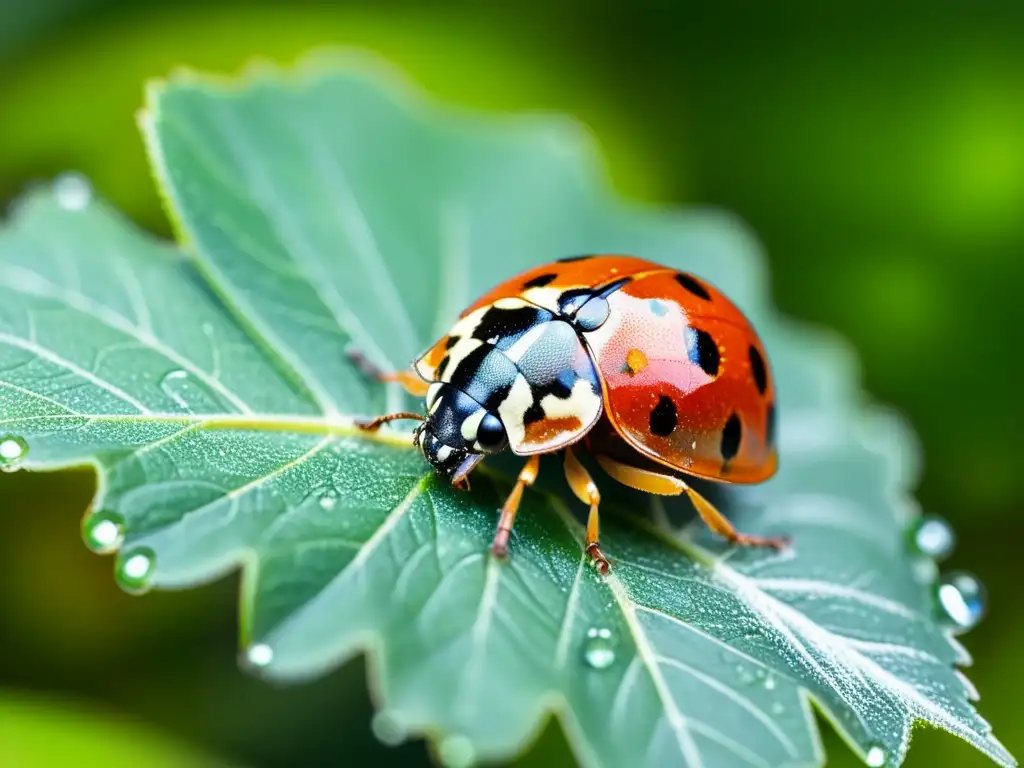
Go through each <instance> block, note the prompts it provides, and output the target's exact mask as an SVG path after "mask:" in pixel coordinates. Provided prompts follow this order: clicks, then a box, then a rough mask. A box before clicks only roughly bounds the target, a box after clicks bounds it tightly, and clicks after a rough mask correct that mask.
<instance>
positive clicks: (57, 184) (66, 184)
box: [53, 171, 92, 211]
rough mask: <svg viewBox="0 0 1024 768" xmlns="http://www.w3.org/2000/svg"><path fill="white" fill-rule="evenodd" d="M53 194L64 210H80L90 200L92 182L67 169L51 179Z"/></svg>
mask: <svg viewBox="0 0 1024 768" xmlns="http://www.w3.org/2000/svg"><path fill="white" fill-rule="evenodd" d="M53 196H54V197H55V198H56V199H57V205H59V206H60V207H61V208H63V209H64V210H65V211H81V210H82V209H84V208H85V207H86V206H87V205H89V203H90V202H91V201H92V184H90V183H89V179H87V178H86V177H85V176H83V175H82V174H80V173H77V172H75V171H67V172H65V173H62V174H60V175H59V176H57V178H55V179H54V180H53Z"/></svg>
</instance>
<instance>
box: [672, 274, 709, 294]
mask: <svg viewBox="0 0 1024 768" xmlns="http://www.w3.org/2000/svg"><path fill="white" fill-rule="evenodd" d="M676 282H677V283H679V284H680V285H681V286H683V288H685V289H686V290H688V291H689V292H690V293H692V294H693V295H694V296H699V297H700V298H702V299H704V300H705V301H711V294H710V293H708V289H707V288H705V287H704V286H703V285H701V284H700V281H698V280H697V278H695V277H694V276H693V275H688V274H686V273H685V272H676Z"/></svg>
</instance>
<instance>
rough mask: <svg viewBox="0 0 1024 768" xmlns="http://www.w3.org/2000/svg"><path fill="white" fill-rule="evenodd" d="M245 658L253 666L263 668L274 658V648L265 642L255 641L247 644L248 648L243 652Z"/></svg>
mask: <svg viewBox="0 0 1024 768" xmlns="http://www.w3.org/2000/svg"><path fill="white" fill-rule="evenodd" d="M245 658H246V660H247V661H248V662H249V663H250V664H252V665H253V666H254V667H260V668H263V667H265V666H267V665H269V664H270V662H272V661H273V660H274V649H273V648H271V647H270V646H269V645H267V644H266V643H256V645H251V646H249V650H248V651H246V652H245Z"/></svg>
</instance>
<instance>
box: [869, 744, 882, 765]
mask: <svg viewBox="0 0 1024 768" xmlns="http://www.w3.org/2000/svg"><path fill="white" fill-rule="evenodd" d="M864 762H866V763H867V764H868V765H870V766H871V767H872V768H881V766H883V765H885V750H884V749H882V748H881V747H879V746H874V747H872V748H871V749H869V750H868V753H867V754H866V755H864Z"/></svg>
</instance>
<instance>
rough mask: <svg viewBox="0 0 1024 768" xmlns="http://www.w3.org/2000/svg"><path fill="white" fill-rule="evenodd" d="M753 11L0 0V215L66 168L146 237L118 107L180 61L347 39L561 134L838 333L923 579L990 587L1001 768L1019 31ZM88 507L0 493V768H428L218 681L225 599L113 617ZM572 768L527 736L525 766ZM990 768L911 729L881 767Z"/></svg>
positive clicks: (1023, 711)
mask: <svg viewBox="0 0 1024 768" xmlns="http://www.w3.org/2000/svg"><path fill="white" fill-rule="evenodd" d="M749 5H750V7H747V8H743V9H740V8H738V7H731V8H730V7H728V6H727V5H726V4H720V3H711V2H704V3H695V2H686V1H684V0H679V1H678V2H663V3H658V2H640V3H633V4H632V5H630V6H627V4H625V3H622V2H613V1H612V0H561V2H558V3H549V2H546V1H545V0H521V2H519V3H515V4H507V5H500V4H482V3H471V2H468V0H464V1H460V0H406V1H405V2H389V3H384V2H373V3H371V2H346V3H335V4H330V5H328V4H324V3H321V4H312V3H303V2H288V3H283V2H282V3H253V2H250V3H232V2H207V3H205V4H203V5H198V4H196V5H190V4H187V3H181V2H173V3H172V2H149V3H132V2H126V0H34V2H32V3H28V2H22V1H21V0H0V201H6V200H8V199H10V198H11V197H13V196H14V195H16V194H17V192H18V191H19V190H20V189H21V188H22V187H23V186H24V185H25V184H26V183H28V182H30V181H31V180H33V179H39V178H46V177H49V176H52V175H53V174H55V173H57V172H59V171H61V170H64V169H68V168H73V169H77V170H80V171H82V172H84V173H85V174H87V175H88V176H89V177H91V178H92V179H93V181H94V183H95V185H96V187H97V188H98V190H99V192H100V193H101V194H102V195H104V196H106V197H108V198H110V199H112V200H113V201H114V202H115V203H116V204H117V205H118V206H120V207H121V208H122V209H123V210H125V211H127V212H128V213H129V215H131V216H132V217H133V218H135V219H136V220H137V221H139V222H140V223H142V224H143V225H144V226H146V227H148V228H150V229H152V230H155V231H157V232H160V233H164V234H167V233H168V226H167V223H166V221H165V218H164V216H163V213H162V211H161V209H160V207H159V203H158V200H157V197H156V194H155V192H154V189H153V185H152V182H151V180H150V177H149V174H148V170H147V167H146V164H145V159H144V155H143V149H142V143H141V141H140V140H139V138H138V136H137V133H136V129H135V124H134V112H135V110H136V109H137V108H138V107H139V106H140V104H141V94H142V84H143V81H144V80H145V79H146V78H149V77H151V76H158V75H162V74H165V73H167V72H168V71H169V70H170V69H171V68H173V67H174V66H176V65H178V64H189V65H192V66H196V67H200V68H204V69H213V70H218V71H234V70H236V69H237V68H238V67H239V66H240V65H241V63H242V62H244V61H245V60H246V59H248V58H249V57H250V56H252V55H254V54H258V55H263V56H267V57H270V58H274V59H277V60H281V61H285V62H287V61H291V60H293V59H294V58H296V56H298V55H300V54H301V53H302V52H303V51H305V50H307V49H308V48H309V47H311V46H317V45H323V44H349V45H357V46H361V47H368V48H371V49H374V50H376V51H379V52H381V53H383V54H384V55H385V56H387V57H388V58H390V59H391V60H393V61H394V62H396V63H397V64H399V65H400V66H401V67H402V68H404V69H405V70H406V71H407V72H408V73H409V74H410V75H412V76H413V78H414V79H416V80H417V81H419V82H420V83H421V84H423V85H424V86H426V87H427V88H428V89H430V90H431V91H433V92H435V93H437V94H439V95H440V96H442V97H444V98H445V99H447V100H453V101H457V102H462V103H466V104H472V105H478V106H483V107H487V108H496V109H544V110H547V109H552V110H557V111H566V112H570V113H573V114H575V115H576V116H577V117H579V118H581V119H582V120H583V121H585V122H586V123H588V124H589V125H590V126H591V127H592V128H593V130H594V132H595V133H596V134H597V136H598V138H599V139H600V141H601V143H602V144H603V146H604V148H605V150H606V153H607V155H608V157H609V164H610V167H611V170H612V175H613V178H614V180H615V184H616V186H617V187H618V188H619V189H620V190H622V191H623V192H624V193H625V194H627V195H630V196H632V197H635V198H642V199H651V200H659V201H670V202H678V203H683V204H692V203H711V204H715V205H722V206H725V207H727V208H730V209H732V210H734V211H736V212H738V213H739V214H740V215H741V216H742V217H743V218H745V219H746V221H747V222H749V223H750V224H751V225H752V227H753V228H754V230H755V231H756V232H757V233H758V235H759V236H760V237H761V239H762V240H763V242H764V244H765V246H766V248H767V250H768V253H769V257H770V260H771V265H772V291H773V294H774V296H775V298H776V301H777V302H778V304H779V305H780V306H781V307H782V308H783V310H785V311H786V312H788V313H789V314H792V315H794V316H797V317H801V318H804V319H807V320H810V321H813V322H816V323H822V324H826V325H829V326H832V327H834V328H836V329H838V330H839V331H840V332H841V333H842V334H843V335H845V336H846V337H847V338H849V339H850V340H851V341H852V342H853V343H854V344H855V345H856V347H857V349H858V351H859V354H860V356H861V359H862V360H863V374H864V380H865V385H866V387H867V388H868V389H869V391H870V392H871V393H872V394H873V395H874V396H876V397H877V398H879V399H881V400H883V401H885V402H888V403H892V404H894V405H895V406H896V407H897V408H899V409H900V410H902V411H903V412H904V413H905V414H906V415H907V416H908V417H909V418H910V419H911V421H912V422H913V424H914V426H915V428H916V429H917V431H918V433H919V435H920V438H921V443H922V446H923V449H924V452H925V461H926V463H925V471H924V476H923V479H922V482H921V484H920V487H919V488H918V489H917V490H918V494H917V495H918V498H919V499H920V501H921V503H922V505H923V506H924V507H925V508H926V509H927V510H929V511H931V512H934V513H937V514H940V515H942V516H944V517H946V518H947V519H949V520H950V521H951V522H952V523H953V524H954V526H955V528H956V530H957V533H958V538H959V545H958V548H957V551H956V553H955V555H954V556H953V558H951V560H950V561H949V563H947V564H946V565H947V566H948V567H963V568H968V569H971V570H974V571H975V572H976V573H977V574H978V575H979V576H980V577H981V578H982V580H983V581H984V582H985V584H986V585H987V587H988V593H989V600H990V606H989V610H990V615H989V616H988V617H987V619H986V620H985V621H984V622H983V623H982V624H981V626H979V627H978V628H977V629H976V630H974V631H973V632H972V633H971V634H970V635H968V636H966V638H965V643H966V645H967V647H968V649H969V650H970V651H971V652H972V654H973V655H974V658H975V667H974V668H973V669H972V670H970V671H969V675H970V677H971V679H972V680H973V681H974V682H975V683H976V684H977V685H978V687H979V689H980V691H981V694H982V700H981V703H980V705H981V710H982V713H983V714H984V715H985V716H986V717H987V718H988V719H989V720H990V721H991V722H992V723H993V725H994V726H995V728H996V732H997V735H999V736H1000V737H1001V739H1002V740H1003V741H1004V743H1005V744H1006V745H1007V747H1008V748H1010V750H1011V751H1013V752H1015V753H1017V755H1018V756H1020V755H1024V730H1022V729H1020V728H1018V727H1017V726H1018V723H1019V721H1018V720H1017V718H1018V717H1022V716H1024V695H1022V693H1021V692H1022V691H1024V661H1022V659H1024V657H1022V655H1021V653H1020V650H1019V649H1020V648H1021V647H1024V611H1022V610H1021V607H1020V606H1021V600H1020V592H1021V586H1020V583H1021V582H1020V579H1021V570H1020V568H1019V566H1018V565H1017V562H1018V559H1019V554H1018V551H1019V544H1018V542H1019V541H1021V539H1022V538H1024V516H1022V515H1021V513H1022V512H1024V503H1022V502H1024V486H1022V485H1021V484H1020V480H1021V477H1022V475H1024V473H1022V469H1024V451H1022V449H1021V442H1020V430H1021V428H1022V426H1024V399H1022V398H1021V396H1020V388H1021V384H1020V381H1021V373H1022V371H1024V365H1022V359H1024V358H1022V353H1021V342H1022V333H1021V322H1020V317H1021V314H1020V312H1021V309H1020V303H1021V294H1022V288H1024V258H1022V253H1024V5H1022V4H1021V3H1007V4H1005V5H1002V6H1000V5H997V4H995V3H974V4H971V3H935V2H921V1H920V0H905V1H904V2H901V3H898V4H890V3H865V2H854V1H853V0H843V1H842V2H836V3H828V4H826V3H818V2H811V1H810V0H804V1H803V2H788V3H773V4H770V7H769V4H755V3H751V4H749ZM627 8H628V9H627ZM92 482H93V481H92V478H91V476H90V475H89V474H87V473H75V474H64V475H34V476H33V475H29V474H26V473H21V474H17V475H11V476H3V477H0V507H2V508H0V562H2V564H3V565H2V567H0V573H2V577H0V765H4V766H12V768H21V767H22V766H36V765H39V766H50V765H72V764H74V765H105V766H120V765H125V766H128V765H130V766H132V767H133V768H138V766H140V765H141V766H163V765H169V766H170V765H177V766H181V765H189V766H197V765H202V764H204V763H203V761H204V760H207V761H209V763H210V764H214V765H247V766H254V767H255V766H260V767H262V766H268V767H271V766H303V765H342V764H344V765H352V764H357V765H358V764H363V763H367V762H369V761H371V760H372V761H376V762H377V764H379V765H386V764H393V765H399V764H401V765H418V764H426V761H427V760H428V757H427V753H426V750H425V749H424V747H423V745H422V744H421V743H413V744H408V745H405V746H403V747H400V748H398V749H392V748H387V747H384V746H382V745H379V744H377V743H376V741H375V739H374V738H373V736H372V733H371V731H370V727H369V723H370V718H371V714H372V710H371V708H370V703H369V699H368V696H367V693H366V685H365V679H364V669H363V662H362V660H356V661H354V662H352V663H350V664H348V665H347V666H346V667H345V668H344V669H342V670H340V671H338V672H337V673H336V674H334V675H332V676H331V677H329V678H327V679H324V680H321V681H319V682H316V683H313V684H309V685H304V686H297V687H287V688H275V687H273V686H269V685H267V684H264V683H262V682H258V681H256V680H254V679H250V678H248V677H246V676H245V675H243V674H242V673H241V672H239V671H238V670H237V668H236V665H235V655H236V652H237V651H236V623H237V620H236V607H235V599H236V591H237V582H236V580H235V579H234V578H232V579H226V580H224V581H223V582H221V583H218V584H216V585H213V586H210V587H208V588H205V589H200V590H195V591H190V592H182V593H156V594H151V595H149V596H147V597H146V598H144V599H139V598H133V597H129V596H128V595H126V594H123V593H121V592H120V591H119V590H118V589H117V587H116V586H115V585H114V582H113V579H112V574H111V562H110V560H109V559H104V558H99V557H96V556H94V555H92V554H90V553H89V552H88V551H87V550H86V549H85V547H84V546H83V545H82V543H81V540H80V536H79V530H78V523H79V519H80V516H81V514H82V512H83V511H84V509H85V507H86V505H87V504H88V502H89V499H90V497H91V494H92V491H93V487H92ZM825 738H826V745H827V748H828V750H829V754H830V758H831V759H830V761H829V764H830V765H853V764H854V761H853V759H852V756H851V755H849V754H846V752H845V748H844V747H843V745H842V744H841V743H840V742H839V740H838V739H837V738H836V737H835V736H834V734H831V733H826V737H825ZM568 754H569V753H568V748H567V747H566V745H565V743H564V740H563V739H562V737H561V735H560V733H559V732H558V731H557V729H555V728H549V729H548V730H547V731H545V733H544V735H543V736H542V737H541V739H540V741H539V742H538V744H537V745H535V747H534V748H533V749H532V750H531V751H530V752H529V753H528V754H527V755H526V756H525V757H524V758H522V759H521V760H520V761H519V762H520V764H521V765H524V766H526V765H529V766H541V765H566V764H568V763H569V760H570V758H569V756H568ZM986 764H987V763H986V762H985V760H984V759H983V758H981V757H980V756H979V755H976V754H975V753H973V752H972V751H971V750H970V749H969V748H968V747H966V746H964V745H962V744H960V743H959V742H958V741H957V740H955V739H954V738H953V737H951V736H947V735H945V734H942V733H938V732H935V731H921V732H918V734H917V735H916V737H915V743H914V747H913V749H912V751H911V755H910V759H909V760H908V762H907V765H910V766H935V765H942V766H949V765H956V766H960V765H963V766H973V765H978V766H981V765H986Z"/></svg>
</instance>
